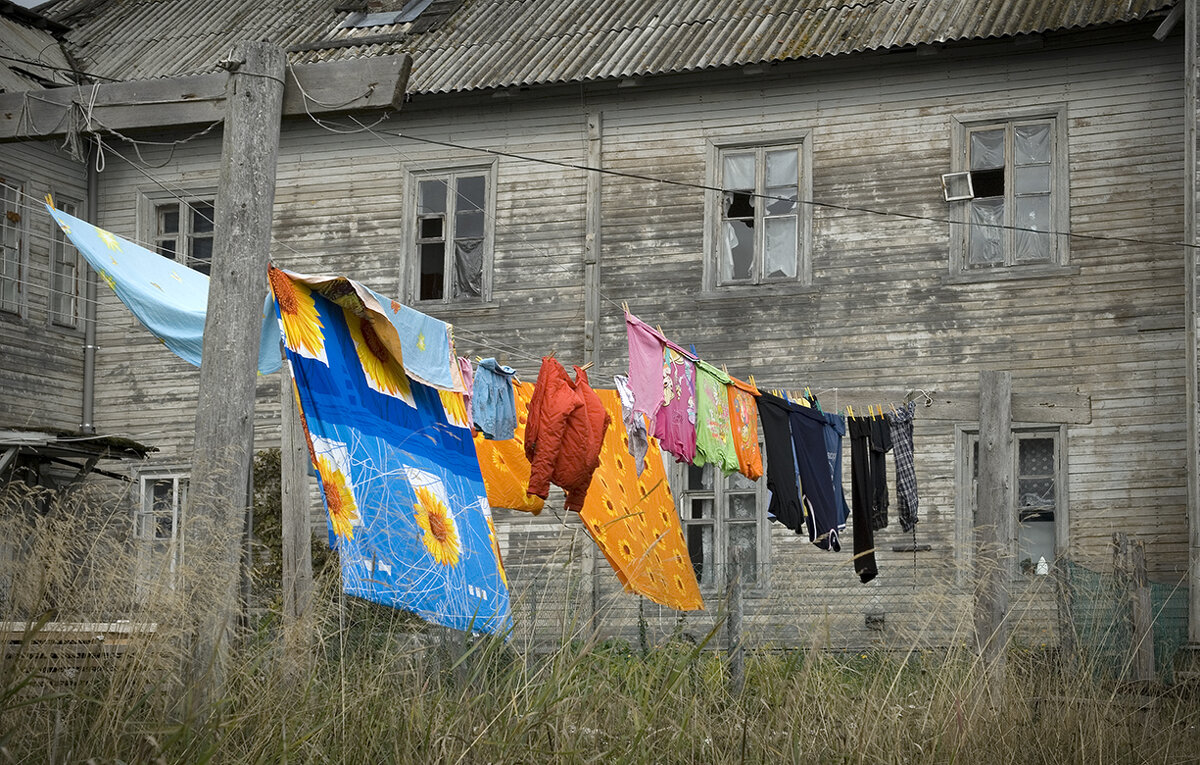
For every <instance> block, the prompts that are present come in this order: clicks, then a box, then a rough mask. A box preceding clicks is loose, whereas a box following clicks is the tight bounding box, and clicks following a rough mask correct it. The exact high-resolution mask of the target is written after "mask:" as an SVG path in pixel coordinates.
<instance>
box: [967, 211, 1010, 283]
mask: <svg viewBox="0 0 1200 765" xmlns="http://www.w3.org/2000/svg"><path fill="white" fill-rule="evenodd" d="M1003 223H1004V198H1003V197H1001V198H998V199H996V198H993V199H976V200H975V201H974V202H971V236H970V241H969V242H968V251H967V263H969V264H970V265H973V266H984V265H994V264H996V263H1003V262H1004V229H1002V228H998V226H1000V225H1001V224H1003Z"/></svg>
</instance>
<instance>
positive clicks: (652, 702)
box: [0, 493, 1200, 765]
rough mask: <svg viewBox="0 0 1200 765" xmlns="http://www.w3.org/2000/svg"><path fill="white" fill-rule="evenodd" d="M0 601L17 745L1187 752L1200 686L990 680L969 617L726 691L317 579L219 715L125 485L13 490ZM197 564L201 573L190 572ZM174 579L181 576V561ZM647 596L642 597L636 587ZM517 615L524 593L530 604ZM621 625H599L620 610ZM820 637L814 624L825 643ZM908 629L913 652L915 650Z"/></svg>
mask: <svg viewBox="0 0 1200 765" xmlns="http://www.w3.org/2000/svg"><path fill="white" fill-rule="evenodd" d="M5 502H6V504H5V506H4V512H3V528H2V529H0V533H2V536H0V538H2V539H5V540H9V552H10V555H9V556H8V558H9V564H8V565H7V566H6V567H5V570H4V571H3V572H0V581H3V582H4V583H5V590H4V605H3V613H2V614H0V618H2V619H3V620H6V621H16V622H22V623H27V624H31V625H32V626H31V627H30V630H29V632H28V634H27V635H26V637H27V638H28V640H26V642H24V643H21V642H19V641H17V642H15V643H13V642H10V643H9V645H8V647H7V651H6V654H5V657H4V658H3V660H2V664H0V760H3V761H8V762H38V763H42V762H55V763H58V762H62V763H68V762H97V763H102V762H114V763H115V762H169V763H174V762H188V763H193V762H238V763H241V762H263V763H268V762H269V763H276V762H354V763H357V762H364V763H367V762H369V763H378V762H463V763H509V762H529V763H543V762H552V763H556V762H564V763H565V762H570V763H575V762H580V763H584V762H632V763H661V762H666V763H674V762H679V763H684V762H687V763H691V762H704V763H710V762H837V763H842V762H845V763H850V762H853V763H892V762H895V763H1013V762H1017V763H1047V764H1051V763H1053V765H1062V763H1068V762H1081V763H1082V762H1086V763H1137V762H1154V763H1187V762H1196V761H1197V759H1198V758H1200V731H1198V729H1197V726H1198V725H1200V703H1198V700H1197V698H1196V697H1195V696H1193V695H1189V692H1187V691H1186V690H1184V689H1172V690H1161V689H1160V690H1157V691H1155V692H1154V693H1148V692H1145V691H1142V692H1138V693H1131V692H1129V691H1128V690H1127V689H1125V688H1123V687H1122V686H1119V685H1117V684H1114V683H1112V682H1110V681H1107V680H1104V679H1102V678H1101V677H1100V676H1099V675H1098V674H1097V673H1093V672H1091V671H1089V670H1088V668H1087V667H1086V666H1081V665H1080V664H1079V663H1078V662H1076V663H1072V664H1066V663H1064V662H1061V661H1060V660H1059V659H1058V657H1056V655H1055V653H1054V651H1053V650H1052V649H1050V648H1048V649H1046V650H1033V651H1025V650H1017V649H1016V648H1015V647H1014V648H1013V650H1011V651H1010V652H1009V671H1008V673H1007V677H1006V678H1005V680H1004V686H1003V690H1002V693H1001V694H1000V698H1001V699H1002V703H1001V704H999V705H995V706H993V705H990V704H987V703H986V698H987V696H986V695H985V694H981V693H978V683H979V676H980V673H979V672H978V671H977V670H978V667H977V661H976V657H975V656H974V653H973V651H972V650H971V649H970V648H969V646H970V644H971V641H970V635H969V632H965V631H964V632H963V633H962V634H961V635H959V636H958V637H957V638H956V639H952V640H950V641H943V645H942V647H940V648H936V649H918V648H915V646H920V645H926V644H927V643H928V641H927V640H922V639H921V636H919V635H914V636H912V637H913V639H912V640H908V641H905V643H904V645H892V646H889V648H888V650H883V649H874V650H869V651H856V652H833V651H829V650H822V649H818V648H813V647H809V648H793V649H773V650H767V649H764V650H758V651H754V652H751V653H749V654H748V656H747V659H746V682H745V686H744V689H743V690H742V692H741V693H739V694H733V693H731V692H730V690H729V683H728V677H727V666H726V663H725V657H724V654H723V653H722V652H719V651H715V650H712V648H711V646H712V645H714V644H715V642H716V641H715V640H714V641H712V642H708V643H706V641H705V640H704V639H701V640H699V641H696V642H690V641H683V640H676V641H665V642H662V643H660V644H657V645H649V646H647V647H646V648H645V649H642V648H641V647H640V646H637V645H636V644H628V643H623V642H617V641H605V640H601V639H599V638H598V637H596V636H595V635H591V634H589V633H588V632H587V631H586V629H585V628H584V627H583V626H582V624H579V623H578V622H574V621H572V622H570V623H572V624H576V625H577V626H576V628H575V630H574V632H573V634H571V635H568V639H567V640H566V641H564V642H563V643H562V644H561V645H560V646H558V647H557V648H556V649H555V650H552V651H549V652H542V651H539V650H538V649H537V647H536V646H535V644H534V643H532V642H524V643H523V642H522V641H518V640H507V641H506V640H503V639H497V638H490V637H475V638H472V637H467V636H463V635H460V634H457V633H451V632H449V631H446V630H440V629H432V628H427V627H426V626H425V625H423V624H421V623H420V622H417V621H416V620H414V619H413V618H412V617H411V616H408V615H406V614H402V613H399V612H395V611H392V610H390V609H386V608H381V607H377V606H374V605H371V604H367V603H363V602H360V601H353V600H347V599H344V598H343V597H341V596H340V595H339V594H338V592H337V588H336V585H337V582H336V577H331V576H325V577H323V578H322V579H321V580H320V582H319V583H318V584H319V592H318V595H317V597H316V604H317V605H316V612H315V614H314V616H313V621H312V625H311V626H312V632H313V635H314V642H313V646H314V650H313V653H312V656H311V657H310V659H309V660H308V662H307V663H306V665H305V669H304V670H303V671H302V672H299V673H297V672H295V671H294V669H293V668H292V665H291V664H289V662H287V661H285V660H284V657H283V655H282V649H281V645H282V640H281V637H280V632H279V628H278V624H279V623H278V613H277V611H275V610H274V609H273V608H268V609H267V610H266V611H265V612H264V615H263V616H262V617H261V618H259V619H257V620H255V621H254V622H253V623H250V624H246V625H243V627H242V629H241V630H240V631H239V633H238V636H237V638H238V639H237V646H236V650H235V651H234V652H233V655H232V664H231V666H230V667H229V672H228V683H227V685H226V686H225V688H224V692H223V694H221V696H220V697H219V698H218V699H217V704H218V708H217V711H216V713H215V714H212V715H193V714H191V713H190V710H189V709H188V708H187V704H186V700H187V699H188V698H189V697H190V696H191V694H190V693H189V691H190V689H189V688H188V687H187V681H185V680H184V679H183V678H184V675H183V673H182V671H181V668H182V667H183V666H185V663H186V659H187V655H186V650H185V643H186V640H185V637H186V636H185V635H184V634H182V630H181V629H180V628H177V627H176V625H186V624H187V623H188V622H187V619H186V618H185V617H186V616H187V614H186V613H184V612H183V607H182V604H181V603H180V600H179V598H178V597H176V596H175V594H174V593H175V592H177V590H173V589H171V587H169V586H166V585H165V584H164V586H162V587H159V588H158V589H154V588H146V587H144V586H143V587H141V589H140V590H139V588H137V587H134V586H133V581H132V573H131V572H132V570H133V564H134V562H135V561H136V556H137V551H136V550H135V549H134V548H133V547H131V546H130V544H129V542H128V538H129V534H128V532H129V513H128V510H127V509H126V508H127V504H124V503H123V502H121V501H120V498H116V499H113V498H105V499H104V501H89V498H88V497H87V495H86V494H82V495H76V496H75V497H74V498H69V499H66V500H64V499H62V498H58V497H52V496H48V495H34V494H29V493H26V494H24V495H19V496H15V495H12V494H10V495H9V496H8V497H7V498H6V500H5ZM187 573H188V572H187V571H186V569H185V570H184V572H183V574H184V575H186V574H187ZM163 576H164V577H165V576H166V574H165V572H164V573H163ZM630 597H633V596H630ZM518 613H520V604H518ZM118 617H120V618H126V619H129V620H131V621H132V622H135V623H139V624H153V625H156V626H155V630H154V632H153V633H146V634H143V635H141V636H140V637H139V638H138V639H135V640H133V641H132V642H131V643H130V644H129V646H128V647H127V650H125V651H123V652H120V653H112V654H111V655H102V656H101V660H98V661H97V662H95V664H94V666H91V667H88V668H86V669H85V670H84V671H81V672H73V671H70V670H68V669H64V667H63V666H62V665H61V664H56V658H55V657H46V656H44V655H42V652H41V651H40V649H39V645H43V646H44V643H45V641H44V640H40V637H43V636H45V635H47V634H49V633H48V630H49V629H50V627H51V625H52V624H55V623H59V624H61V623H63V622H99V621H111V620H113V619H116V618H118ZM602 625H603V619H601V626H602ZM818 643H819V641H814V643H813V645H816V644H818ZM908 646H914V647H913V648H909V647H908Z"/></svg>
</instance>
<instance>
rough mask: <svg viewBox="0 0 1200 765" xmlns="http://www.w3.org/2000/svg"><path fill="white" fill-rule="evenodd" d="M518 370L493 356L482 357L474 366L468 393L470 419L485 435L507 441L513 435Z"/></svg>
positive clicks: (515, 416) (515, 422)
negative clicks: (472, 385) (515, 379)
mask: <svg viewBox="0 0 1200 765" xmlns="http://www.w3.org/2000/svg"><path fill="white" fill-rule="evenodd" d="M516 373H517V371H516V370H515V369H513V368H512V367H506V366H504V365H502V364H500V363H499V362H498V361H496V360H495V359H483V360H482V361H480V362H479V366H478V367H476V368H475V388H474V390H473V391H472V392H471V419H472V420H474V421H475V427H477V428H479V430H480V431H481V432H482V433H483V437H484V438H489V439H491V440H493V441H507V440H508V439H510V438H513V437H515V436H516V430H517V402H516V399H515V398H514V397H513V375H514V374H516Z"/></svg>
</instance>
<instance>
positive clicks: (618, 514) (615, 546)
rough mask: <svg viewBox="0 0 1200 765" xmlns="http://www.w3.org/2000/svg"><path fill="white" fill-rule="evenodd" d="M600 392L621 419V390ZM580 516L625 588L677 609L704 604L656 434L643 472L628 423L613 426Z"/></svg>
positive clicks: (614, 417)
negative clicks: (632, 452)
mask: <svg viewBox="0 0 1200 765" xmlns="http://www.w3.org/2000/svg"><path fill="white" fill-rule="evenodd" d="M596 394H597V395H598V396H599V397H600V401H601V403H603V404H604V409H605V410H606V411H607V412H608V414H609V416H610V417H611V418H612V420H613V422H621V399H620V397H619V396H618V395H617V392H616V391H615V390H597V391H596ZM579 517H580V519H581V520H582V521H583V524H584V527H585V528H586V529H587V531H588V534H590V535H591V537H592V539H593V540H595V542H596V544H597V545H598V546H599V547H600V550H601V552H603V553H604V557H605V558H607V559H608V563H609V565H611V566H612V568H613V571H614V572H616V574H617V578H618V579H619V580H620V581H621V584H622V585H624V587H625V590H626V591H628V592H636V593H638V594H639V595H644V596H645V597H647V598H649V599H650V600H652V601H654V602H655V603H658V604H660V605H664V606H668V607H670V608H674V609H676V610H678V611H696V610H700V609H703V608H704V600H703V599H702V598H701V596H700V586H699V584H697V582H696V572H695V571H694V570H693V569H692V563H691V559H690V558H689V557H688V551H687V544H686V543H685V542H684V540H683V530H682V529H681V527H680V524H679V515H678V514H677V513H676V511H675V500H674V498H673V497H672V496H671V489H670V487H669V486H668V485H667V474H666V470H665V469H664V468H663V461H662V452H661V451H660V449H659V445H658V441H657V439H654V438H651V439H650V448H649V450H648V451H647V452H646V467H645V469H644V470H643V471H642V474H641V476H639V475H638V474H637V468H636V466H635V465H634V461H633V458H632V457H631V456H629V446H628V443H627V441H626V435H625V428H624V427H620V426H617V427H611V428H609V429H608V431H607V432H606V433H605V436H604V445H603V446H602V447H601V449H600V467H599V468H597V469H596V472H595V473H594V474H593V475H592V485H591V487H590V488H589V489H588V494H587V500H586V501H585V502H584V505H583V510H582V511H580V513H579Z"/></svg>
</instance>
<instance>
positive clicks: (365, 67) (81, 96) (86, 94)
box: [0, 54, 412, 142]
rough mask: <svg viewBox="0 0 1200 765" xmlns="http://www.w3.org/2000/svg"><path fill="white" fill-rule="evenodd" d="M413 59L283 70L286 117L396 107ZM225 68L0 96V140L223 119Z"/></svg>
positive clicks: (392, 58) (399, 57) (367, 60)
mask: <svg viewBox="0 0 1200 765" xmlns="http://www.w3.org/2000/svg"><path fill="white" fill-rule="evenodd" d="M411 68H412V58H411V57H410V56H408V55H407V54H398V55H392V56H376V57H373V58H362V59H354V60H352V61H332V62H329V63H323V64H296V65H294V66H291V67H288V69H287V73H286V76H285V78H284V79H285V80H286V86H285V87H284V94H283V114H284V116H292V117H294V116H307V115H310V114H311V115H314V116H316V115H326V116H328V115H331V114H339V113H345V112H349V111H361V110H371V109H392V110H398V109H399V108H400V105H401V104H402V103H403V101H404V93H405V89H406V88H407V87H408V75H409V71H410V70H411ZM227 79H228V75H227V74H226V73H225V72H218V73H215V74H200V75H190V76H184V77H169V78H160V79H156V80H129V81H126V82H114V83H107V84H104V85H94V86H93V85H83V86H76V87H68V88H50V89H47V90H32V91H27V92H24V93H3V94H0V142H4V141H22V140H32V139H38V138H57V137H61V136H63V135H65V134H66V133H67V132H68V131H69V130H71V129H76V130H79V131H80V132H100V133H103V132H104V131H105V130H106V129H109V130H121V131H124V130H139V129H149V128H167V127H184V126H188V125H204V124H208V123H212V122H219V121H220V120H222V119H224V118H225V83H226V81H227Z"/></svg>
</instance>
